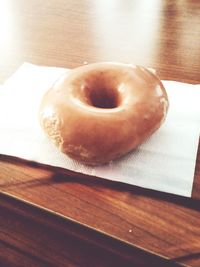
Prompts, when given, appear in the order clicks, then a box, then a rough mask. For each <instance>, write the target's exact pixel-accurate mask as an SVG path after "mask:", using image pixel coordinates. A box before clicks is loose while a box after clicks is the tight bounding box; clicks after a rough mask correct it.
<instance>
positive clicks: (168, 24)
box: [0, 0, 200, 267]
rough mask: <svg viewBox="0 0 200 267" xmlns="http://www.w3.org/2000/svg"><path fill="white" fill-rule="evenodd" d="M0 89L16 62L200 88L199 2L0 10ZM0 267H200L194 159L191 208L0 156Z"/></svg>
mask: <svg viewBox="0 0 200 267" xmlns="http://www.w3.org/2000/svg"><path fill="white" fill-rule="evenodd" d="M0 59H1V60H0V82H1V83H3V82H4V81H5V80H6V78H8V77H9V76H10V75H11V74H12V73H13V72H14V71H15V70H16V68H17V67H18V66H19V65H20V64H22V63H23V62H24V61H29V62H32V63H35V64H40V65H49V66H58V67H69V68H73V67H76V66H79V65H81V64H83V62H84V61H87V62H89V63H91V62H97V61H122V62H131V63H135V64H139V65H144V66H146V67H152V68H155V69H156V70H157V72H158V74H159V76H160V78H161V79H169V80H177V81H182V82H189V83H200V2H199V1H198V0H196V1H195V0H193V1H189V0H188V1H186V0H185V1H173V0H171V1H160V0H152V1H148V0H140V1H136V0H135V1H133V0H127V1H123V0H115V1H114V0H109V1H106V0H93V1H92V0H85V1H84V0H82V1H80V0H79V1H78V0H73V1H70V0H30V1H26V0H7V1H1V2H0ZM0 190H1V192H0V265H1V266H20V267H21V266H176V265H179V264H185V265H188V266H200V202H199V200H198V199H199V198H200V151H199V153H198V158H197V162H196V170H195V182H194V186H193V195H192V198H183V197H178V196H173V195H169V194H164V193H160V192H155V191H151V190H145V189H141V188H137V187H135V186H129V185H124V184H119V183H114V182H108V181H105V180H102V179H98V178H93V177H85V176H83V175H78V174H75V173H72V172H68V171H66V172H64V171H63V170H60V169H56V168H50V167H48V166H41V165H39V164H36V163H34V162H27V161H24V160H20V159H16V158H12V157H6V156H3V155H1V156H0Z"/></svg>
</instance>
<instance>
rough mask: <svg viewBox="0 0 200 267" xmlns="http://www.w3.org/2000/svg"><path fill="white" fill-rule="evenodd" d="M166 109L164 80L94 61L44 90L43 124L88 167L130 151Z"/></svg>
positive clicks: (124, 66) (135, 68)
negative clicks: (46, 90) (45, 91)
mask: <svg viewBox="0 0 200 267" xmlns="http://www.w3.org/2000/svg"><path fill="white" fill-rule="evenodd" d="M167 110H168V98H167V94H166V91H165V89H164V87H163V85H162V83H161V82H160V80H159V79H158V78H157V77H156V76H155V75H154V74H153V73H151V72H150V71H149V70H147V69H145V68H144V67H140V66H133V65H130V64H122V63H112V62H105V63H94V64H89V65H85V66H81V67H78V68H76V69H74V70H72V71H71V72H70V73H68V74H66V75H63V76H62V77H61V78H60V79H59V80H58V81H56V82H55V84H54V85H53V87H52V88H51V89H50V90H49V91H48V92H47V93H46V94H45V96H44V98H43V100H42V103H41V107H40V114H39V115H40V123H41V125H42V127H43V129H44V131H45V132H46V133H47V135H48V136H49V138H50V139H51V140H52V141H53V142H54V143H55V144H56V146H57V147H59V149H60V150H61V151H62V152H63V153H65V154H67V155H68V156H70V157H71V158H74V159H76V160H78V161H81V162H83V163H85V164H89V165H99V164H105V163H108V162H110V161H112V160H114V159H116V158H119V157H121V156H123V155H125V154H126V153H128V152H130V151H131V150H133V149H134V148H136V147H137V146H138V145H140V144H141V143H142V142H143V141H144V140H145V139H146V138H147V137H149V136H150V135H151V134H152V133H153V132H154V131H155V130H157V129H158V128H159V127H160V125H161V124H162V122H163V121H164V119H165V117H166V114H167Z"/></svg>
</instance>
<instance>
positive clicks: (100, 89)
mask: <svg viewBox="0 0 200 267" xmlns="http://www.w3.org/2000/svg"><path fill="white" fill-rule="evenodd" d="M84 95H85V99H86V102H87V104H89V105H90V106H93V107H96V108H101V109H112V108H116V107H118V106H119V105H120V103H121V101H122V99H121V98H122V97H121V94H120V92H119V91H118V89H117V88H115V87H113V86H110V85H107V84H106V83H103V82H102V81H101V83H98V82H96V83H91V84H90V86H85V88H84Z"/></svg>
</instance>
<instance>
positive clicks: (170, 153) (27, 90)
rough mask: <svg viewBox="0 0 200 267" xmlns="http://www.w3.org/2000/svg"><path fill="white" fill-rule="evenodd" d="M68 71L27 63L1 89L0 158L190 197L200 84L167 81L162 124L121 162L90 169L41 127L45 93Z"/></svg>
mask: <svg viewBox="0 0 200 267" xmlns="http://www.w3.org/2000/svg"><path fill="white" fill-rule="evenodd" d="M66 71H69V70H67V69H62V68H54V67H42V66H36V65H32V64H29V63H24V64H23V65H22V66H21V67H20V68H19V69H18V70H17V71H16V72H15V73H14V74H13V75H12V76H11V77H10V78H9V79H8V80H7V81H6V82H5V84H4V85H3V86H2V87H0V154H5V155H11V156H16V157H20V158H24V159H27V160H32V161H36V162H40V163H44V164H48V165H52V166H58V167H62V168H66V169H69V170H73V171H76V172H80V173H85V174H89V175H94V176H97V177H102V178H106V179H109V180H114V181H120V182H123V183H128V184H132V185H137V186H141V187H144V188H149V189H154V190H159V191H163V192H168V193H173V194H177V195H182V196H188V197H190V196H191V192H192V185H193V179H194V169H195V161H196V155H197V148H198V141H199V133H200V105H199V103H200V85H191V84H183V83H178V82H174V81H163V84H164V86H165V87H166V90H167V93H168V96H169V100H170V109H169V113H168V116H167V120H166V122H165V123H164V125H163V126H162V127H161V128H160V129H159V130H158V131H157V132H156V133H155V134H154V135H153V136H152V137H151V138H149V140H147V141H146V142H145V143H144V144H142V145H141V146H140V147H139V148H138V149H137V150H136V151H134V152H132V153H130V154H128V155H127V156H125V157H123V158H122V159H120V160H117V161H114V162H111V163H110V164H108V165H105V166H100V167H88V166H85V165H82V164H80V163H78V162H76V161H74V160H71V159H70V158H68V157H67V156H66V155H64V154H62V153H61V152H59V151H58V150H57V148H56V147H54V145H53V144H51V142H50V141H49V140H48V139H47V137H46V136H45V134H44V133H43V131H42V130H41V128H40V126H39V123H38V117H37V114H38V107H39V104H40V100H41V98H42V96H43V94H44V93H45V91H46V90H47V89H49V87H50V86H51V84H52V83H53V82H54V81H55V80H56V79H57V78H58V77H59V76H60V75H62V74H63V73H64V72H66Z"/></svg>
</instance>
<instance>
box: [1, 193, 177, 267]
mask: <svg viewBox="0 0 200 267" xmlns="http://www.w3.org/2000/svg"><path fill="white" fill-rule="evenodd" d="M0 200H1V201H0V203H1V204H0V207H1V209H0V229H1V232H0V240H1V242H0V263H2V262H3V263H4V264H9V263H10V264H13V265H14V266H20V267H23V266H34V265H33V264H35V263H36V266H37V265H38V266H50V267H51V266H127V267H128V266H149V265H148V263H149V262H151V263H152V264H153V265H154V266H158V265H159V266H177V264H176V263H174V262H172V261H170V260H167V259H164V258H161V257H159V256H158V255H155V254H150V253H148V252H146V251H142V250H141V249H140V248H137V247H134V246H130V245H128V244H125V243H123V242H121V241H120V240H118V241H117V242H116V240H114V239H113V238H111V237H109V236H105V235H103V234H102V233H98V232H95V231H93V230H92V229H90V228H87V227H85V226H82V225H80V224H78V223H75V222H73V221H71V220H68V219H66V218H64V217H63V216H55V214H53V213H49V212H48V211H46V210H40V209H38V208H37V207H35V206H32V205H30V203H25V202H21V201H19V200H17V199H14V198H11V197H10V196H7V195H4V194H0ZM10 254H11V257H6V255H10ZM19 260H21V261H19ZM13 265H12V266H13ZM4 266H5V265H4Z"/></svg>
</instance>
